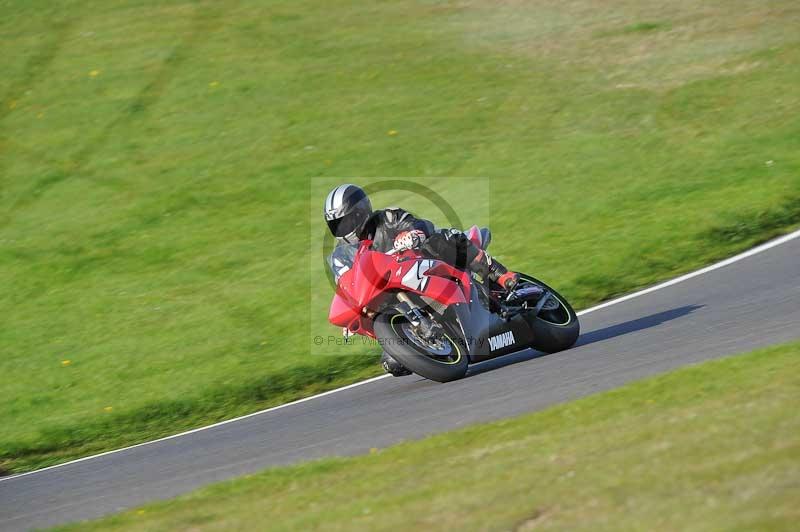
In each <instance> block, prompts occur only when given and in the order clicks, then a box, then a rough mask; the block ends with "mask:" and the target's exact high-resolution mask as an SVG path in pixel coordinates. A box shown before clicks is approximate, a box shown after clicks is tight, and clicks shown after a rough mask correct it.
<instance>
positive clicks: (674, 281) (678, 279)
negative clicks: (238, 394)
mask: <svg viewBox="0 0 800 532" xmlns="http://www.w3.org/2000/svg"><path fill="white" fill-rule="evenodd" d="M798 237H800V230H797V231H794V232H792V233H789V234H787V235H784V236H782V237H780V238H776V239H775V240H770V241H769V242H766V243H764V244H761V245H760V246H756V247H754V248H752V249H750V250H748V251H745V252H743V253H740V254H738V255H735V256H733V257H730V258H728V259H725V260H723V261H721V262H717V263H716V264H712V265H711V266H706V267H705V268H701V269H699V270H696V271H694V272H691V273H687V274H686V275H681V276H680V277H676V278H675V279H671V280H669V281H666V282H663V283H661V284H657V285H655V286H651V287H650V288H645V289H643V290H639V291H638V292H634V293H632V294H628V295H626V296H622V297H619V298H617V299H612V300H611V301H606V302H605V303H601V304H599V305H596V306H594V307H591V308H588V309H586V310H582V311H580V312H578V313H577V314H578V316H583V315H584V314H589V313H590V312H595V311H597V310H600V309H604V308H606V307H610V306H612V305H616V304H617V303H622V302H623V301H628V300H629V299H633V298H635V297H639V296H643V295H645V294H649V293H651V292H655V291H656V290H661V289H662V288H667V287H668V286H672V285H676V284H678V283H682V282H683V281H687V280H689V279H692V278H694V277H698V276H700V275H703V274H706V273H709V272H712V271H714V270H718V269H720V268H724V267H725V266H730V265H731V264H733V263H735V262H739V261H741V260H744V259H746V258H748V257H752V256H753V255H757V254H759V253H762V252H764V251H767V250H768V249H772V248H774V247H777V246H780V245H781V244H785V243H786V242H789V241H790V240H794V239H796V238H798ZM387 377H390V375H388V374H387V375H380V376H379V377H373V378H371V379H367V380H364V381H360V382H356V383H353V384H350V385H348V386H343V387H341V388H336V389H334V390H329V391H327V392H323V393H319V394H317V395H312V396H310V397H304V398H303V399H298V400H296V401H292V402H291V403H285V404H282V405H278V406H273V407H272V408H267V409H266V410H259V411H258V412H253V413H252V414H247V415H244V416H239V417H236V418H233V419H228V420H225V421H220V422H219V423H214V424H213V425H207V426H205V427H199V428H196V429H192V430H187V431H186V432H181V433H179V434H173V435H172V436H166V437H164V438H159V439H157V440H152V441H147V442H143V443H137V444H136V445H131V446H128V447H123V448H122V449H115V450H113V451H106V452H104V453H100V454H94V455H92V456H85V457H83V458H78V459H77V460H72V461H70V462H64V463H63V464H56V465H53V466H49V467H44V468H42V469H37V470H35V471H28V472H27V473H19V474H17V475H12V476H9V477H0V482H4V481H8V480H13V479H15V478H20V477H24V476H28V475H34V474H36V473H41V472H43V471H47V470H50V469H55V468H58V467H64V466H68V465H71V464H77V463H78V462H84V461H86V460H92V459H94V458H100V457H101V456H108V455H110V454H116V453H121V452H124V451H128V450H130V449H136V448H137V447H144V446H145V445H151V444H153V443H158V442H162V441H167V440H172V439H175V438H180V437H182V436H187V435H189V434H194V433H195V432H200V431H203V430H208V429H213V428H215V427H220V426H222V425H227V424H228V423H233V422H235V421H239V420H242V419H247V418H249V417H254V416H260V415H261V414H266V413H269V412H274V411H275V410H280V409H282V408H287V407H290V406H293V405H296V404H300V403H305V402H307V401H313V400H314V399H319V398H320V397H325V396H326V395H331V394H334V393H337V392H343V391H344V390H349V389H351V388H356V387H358V386H363V385H364V384H369V383H372V382H375V381H379V380H381V379H385V378H387Z"/></svg>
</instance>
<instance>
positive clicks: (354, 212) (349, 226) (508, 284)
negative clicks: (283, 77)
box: [324, 184, 519, 376]
mask: <svg viewBox="0 0 800 532" xmlns="http://www.w3.org/2000/svg"><path fill="white" fill-rule="evenodd" d="M324 212H325V221H326V222H327V224H328V228H329V229H330V231H331V233H333V236H335V237H336V238H337V239H338V241H339V243H338V245H340V246H341V245H353V244H357V243H358V242H359V241H361V240H372V247H373V248H375V249H376V250H377V251H383V252H386V251H389V250H391V249H395V250H397V251H403V250H406V249H420V251H422V252H423V253H425V254H426V255H427V256H430V257H431V258H437V259H440V260H443V261H445V262H447V263H449V264H451V265H453V266H455V267H457V268H460V269H464V270H466V269H469V270H470V271H473V272H475V273H477V274H478V275H480V276H481V278H483V279H488V280H489V281H492V282H494V283H497V284H498V285H500V286H501V287H503V288H504V289H505V290H508V291H511V290H512V289H513V288H514V286H515V285H516V284H517V282H518V281H519V274H517V273H515V272H511V271H508V270H507V269H506V268H505V267H504V266H503V265H502V264H500V263H499V262H497V261H496V260H494V259H493V258H492V257H491V256H490V255H489V254H488V253H486V251H484V250H482V249H480V248H479V247H477V246H476V245H475V244H473V243H472V241H471V240H470V239H469V238H468V237H467V235H465V234H464V233H463V232H461V231H459V230H457V229H439V230H437V229H435V228H434V226H433V223H431V222H430V221H428V220H424V219H421V218H415V217H414V216H413V215H412V214H411V213H409V212H407V211H404V210H403V209H399V208H396V207H390V208H388V209H381V210H377V211H373V210H372V204H371V203H370V201H369V198H368V197H367V194H366V193H365V192H364V191H363V190H362V189H361V188H360V187H358V186H356V185H350V184H346V185H340V186H338V187H336V188H334V189H333V190H331V192H330V194H328V197H327V198H326V199H325V211H324ZM335 253H336V252H334V254H335ZM334 264H335V261H334ZM381 362H382V364H383V367H384V369H385V370H386V371H387V372H388V373H391V374H392V375H395V376H399V375H407V374H408V373H409V372H408V370H406V369H405V368H404V367H403V366H401V365H400V363H399V362H397V361H396V360H394V359H393V358H392V357H390V356H389V355H388V354H386V352H384V353H383V357H382V359H381Z"/></svg>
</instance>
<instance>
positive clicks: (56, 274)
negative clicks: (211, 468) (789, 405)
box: [0, 0, 800, 471]
mask: <svg viewBox="0 0 800 532" xmlns="http://www.w3.org/2000/svg"><path fill="white" fill-rule="evenodd" d="M0 11H2V14H3V16H2V17H0V39H1V40H2V42H3V52H4V53H3V54H2V59H0V61H2V67H3V76H2V77H0V316H2V325H0V348H1V349H2V353H1V354H2V356H0V374H2V375H3V378H2V379H1V380H0V397H2V404H0V468H5V469H6V470H7V471H23V470H26V469H30V468H33V467H38V466H42V465H48V464H51V463H54V462H57V461H63V460H66V459H69V458H74V457H77V456H81V455H84V454H86V453H89V452H95V451H100V450H107V449H110V448H113V447H117V446H120V445H124V444H130V443H136V442H139V441H142V440H146V439H149V438H154V437H158V436H163V435H166V434H169V433H172V432H175V431H177V430H181V429H186V428H191V427H194V426H197V425H199V424H202V423H206V422H211V421H215V420H218V419H221V418H224V417H230V416H232V415H235V414H238V413H243V412H247V411H252V410H255V409H257V408H260V407H263V406H268V405H271V404H275V403H277V402H280V401H284V400H287V399H290V398H294V397H298V396H300V395H303V394H308V393H312V392H314V391H318V390H321V389H324V388H327V387H331V386H335V385H338V384H341V383H346V382H352V381H354V380H358V379H360V378H362V377H363V376H365V375H370V374H374V373H376V372H378V371H379V370H378V368H377V367H375V365H374V364H373V361H374V360H375V355H376V353H375V351H374V349H370V348H367V347H359V348H349V349H345V348H342V347H332V348H331V349H330V350H329V351H330V354H331V355H334V356H332V357H321V356H313V355H311V354H310V353H311V352H312V348H313V346H312V336H313V334H314V333H317V332H318V333H319V334H322V335H328V334H335V331H334V330H333V328H331V327H330V326H328V325H327V324H326V323H325V317H326V311H325V310H326V309H325V305H324V300H325V299H326V297H327V296H326V295H325V294H327V293H328V287H327V286H326V284H325V282H324V279H323V278H322V277H321V275H320V274H319V271H317V270H318V268H319V261H318V260H317V257H318V255H319V250H318V249H317V248H316V246H315V245H313V244H312V243H313V242H315V240H314V239H315V238H316V235H319V234H320V233H321V232H322V231H323V225H322V221H321V220H320V218H319V216H318V214H319V209H320V206H321V203H322V200H323V198H324V195H325V192H327V191H325V190H321V189H320V188H319V187H315V186H314V185H313V183H314V182H312V184H311V185H310V184H309V183H310V179H311V178H313V177H318V176H323V177H337V176H343V178H344V177H346V178H347V179H348V180H350V179H351V178H352V177H353V176H386V177H388V178H403V177H405V176H418V177H419V178H421V179H422V181H423V182H425V183H428V184H430V185H431V186H432V187H435V188H437V190H438V191H439V192H440V193H442V194H443V195H444V197H446V198H447V199H448V201H451V203H453V205H454V206H455V207H456V209H457V210H458V211H459V213H460V214H461V216H462V218H463V219H464V222H465V224H469V223H471V222H472V221H485V222H487V223H489V224H490V225H491V227H492V228H493V230H494V235H495V239H494V244H493V250H494V253H495V254H497V255H499V256H500V258H501V259H502V260H503V261H504V262H506V263H508V264H509V265H511V266H512V267H514V268H517V269H520V270H523V271H529V272H531V273H533V274H536V275H537V276H540V277H542V278H543V279H545V280H547V281H548V282H550V283H552V284H553V285H554V286H556V287H558V288H559V290H560V291H562V292H563V293H564V294H565V295H566V296H567V297H568V298H569V299H570V300H571V301H573V302H574V303H575V304H576V305H577V306H579V307H585V306H587V305H589V304H591V303H594V302H598V301H600V300H603V299H606V298H609V297H612V296H614V295H617V294H621V293H623V292H627V291H630V290H632V289H635V288H637V287H641V286H644V285H647V284H650V283H653V282H655V281H658V280H661V279H664V278H668V277H671V276H673V275H676V274H678V273H681V272H685V271H688V270H691V269H694V268H696V267H699V266H701V265H704V264H707V263H708V262H710V261H713V260H716V259H719V258H722V257H725V256H728V255H730V254H732V253H734V252H736V251H740V250H742V249H744V248H746V247H748V246H750V245H752V244H754V243H756V242H758V241H761V240H764V239H766V238H769V237H770V236H774V235H776V234H779V233H781V232H783V231H786V230H788V229H789V228H790V227H793V226H796V225H797V223H798V217H797V214H798V198H799V197H800V125H799V124H798V121H797V120H796V119H795V117H796V116H797V115H798V112H799V111H800V93H798V91H797V90H796V88H797V86H798V85H800V70H798V69H797V68H795V65H797V64H798V62H800V44H799V42H800V41H799V40H798V36H797V32H796V28H797V27H798V24H800V5H795V4H793V3H789V2H782V3H781V2H761V1H755V0H751V1H743V0H736V1H729V0H726V1H721V0H719V1H712V2H704V3H703V4H702V5H698V4H697V3H696V2H691V1H689V0H680V1H676V2H669V3H664V2H656V1H655V0H647V1H642V2H622V1H619V2H614V3H612V4H609V3H607V2H605V3H602V2H598V1H597V0H574V1H571V2H569V3H568V4H566V5H565V4H564V3H563V2H560V1H555V0H542V1H540V2H536V3H535V4H531V5H522V4H518V3H514V2H512V3H507V4H502V5H498V4H497V3H494V2H468V3H445V4H442V3H436V2H402V1H392V2H379V3H376V4H374V5H370V6H368V7H365V6H364V4H363V2H355V1H352V0H351V1H347V0H335V1H328V0H326V1H324V2H323V1H321V0H312V1H309V2H302V3H297V2H288V1H276V2H269V3H267V4H265V3H263V2H256V1H253V0H239V1H232V0H228V1H210V0H196V1H187V0H169V1H162V2H155V1H148V0H136V1H133V0H131V1H124V0H119V1H114V2H101V1H99V0H89V1H85V0H84V1H80V2H78V1H76V0H72V1H71V0H65V1H63V2H58V3H53V2H45V1H44V0H25V1H22V0H5V1H4V2H0ZM390 131H392V132H395V133H394V134H391V135H389V134H388V132H390ZM437 176H453V177H458V176H477V177H481V178H486V179H487V180H488V181H489V182H490V183H491V192H490V193H489V194H487V195H486V197H482V198H478V199H477V200H476V198H468V197H463V196H460V195H459V194H460V184H461V183H462V182H461V181H459V180H443V179H439V178H437ZM356 180H357V181H367V180H366V179H360V178H357V179H356ZM375 200H376V204H378V205H386V204H402V205H404V206H408V207H409V208H411V209H413V210H415V211H417V212H418V213H419V214H421V215H430V216H432V217H434V218H436V216H437V212H438V211H437V209H436V208H435V206H434V205H431V204H430V203H429V202H426V201H425V200H424V198H415V197H412V196H411V195H408V194H395V195H391V194H385V195H383V196H378V197H376V198H375ZM479 202H481V203H482V202H487V204H488V205H489V206H490V209H489V216H487V217H484V218H483V219H481V220H473V218H471V215H472V213H473V211H474V208H475V205H476V203H479ZM309 213H311V214H309ZM312 215H313V216H312ZM436 221H437V222H443V221H444V220H441V219H436ZM309 264H311V265H312V268H315V269H312V270H311V272H309ZM317 294H322V295H319V296H318V295H317ZM315 298H317V299H315ZM345 355H353V356H345ZM363 355H367V357H366V358H364V356H363ZM66 361H69V362H66Z"/></svg>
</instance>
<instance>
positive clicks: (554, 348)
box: [520, 274, 581, 353]
mask: <svg viewBox="0 0 800 532" xmlns="http://www.w3.org/2000/svg"><path fill="white" fill-rule="evenodd" d="M520 277H521V278H522V279H524V280H526V281H530V282H532V283H535V284H537V285H539V286H541V287H542V288H544V289H545V290H547V291H549V292H550V293H551V294H552V296H553V297H555V298H556V299H557V300H558V302H559V304H560V305H559V307H560V308H559V309H556V310H553V311H544V310H543V311H542V312H540V313H539V315H538V316H537V317H535V318H531V319H530V320H529V322H530V325H531V329H532V330H533V342H531V347H533V348H534V349H536V350H538V351H543V352H545V353H556V352H558V351H563V350H565V349H569V348H570V347H572V346H573V345H575V342H576V341H577V340H578V336H580V334H581V325H580V322H579V321H578V315H577V314H576V313H575V310H573V308H572V306H571V305H570V304H569V302H568V301H567V300H566V299H565V298H564V297H563V296H562V295H561V294H559V293H558V292H556V291H555V290H553V288H551V287H549V286H547V285H546V284H545V283H543V282H542V281H540V280H539V279H536V278H535V277H531V276H530V275H525V274H520Z"/></svg>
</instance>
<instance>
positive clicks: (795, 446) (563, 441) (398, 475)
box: [65, 343, 800, 531]
mask: <svg viewBox="0 0 800 532" xmlns="http://www.w3.org/2000/svg"><path fill="white" fill-rule="evenodd" d="M798 400H800V343H792V344H789V345H785V346H779V347H773V348H769V349H764V350H760V351H756V352H753V353H750V354H747V355H741V356H736V357H731V358H727V359H724V360H720V361H714V362H708V363H704V364H701V365H698V366H694V367H688V368H684V369H680V370H678V371H675V372H672V373H669V374H665V375H662V376H659V377H656V378H652V379H648V380H644V381H639V382H636V383H633V384H630V385H627V386H624V387H622V388H619V389H616V390H613V391H610V392H606V393H602V394H598V395H594V396H591V397H588V398H585V399H581V400H578V401H574V402H571V403H566V404H564V405H559V406H556V407H553V408H550V409H548V410H545V411H542V412H538V413H534V414H530V415H527V416H523V417H519V418H515V419H509V420H505V421H500V422H495V423H490V424H483V425H477V426H473V427H469V428H467V429H464V430H459V431H455V432H449V433H445V434H442V435H438V436H434V437H430V438H427V439H424V440H421V441H416V442H409V443H404V444H401V445H398V446H396V447H391V448H388V449H382V450H380V451H376V452H375V453H373V454H370V455H366V456H361V457H356V458H346V459H326V460H322V461H318V462H313V463H309V464H305V465H300V466H295V467H284V468H278V469H272V470H267V471H264V472H262V473H259V474H256V475H252V476H249V477H246V478H243V479H237V480H234V481H229V482H224V483H220V484H217V485H213V486H210V487H208V488H204V489H202V490H199V491H196V492H194V493H191V494H189V495H186V496H183V497H180V498H178V499H175V500H172V501H167V502H161V503H157V504H152V505H148V506H145V507H143V508H140V509H137V510H132V511H129V512H126V513H124V514H121V515H117V516H112V517H109V518H106V519H103V520H100V521H97V522H94V523H91V524H90V525H86V524H81V525H78V526H75V527H74V528H69V527H67V528H66V529H65V530H71V529H74V530H178V529H187V528H191V529H192V530H250V529H253V528H264V527H269V528H270V529H271V530H405V529H424V530H431V529H434V530H534V529H535V530H540V529H544V530H592V531H594V530H793V529H795V528H796V524H797V521H798V519H800V509H798V507H797V500H798V497H800V485H798V483H797V479H798V476H799V475H800V417H798V416H796V415H794V408H795V405H796V404H797V401H798Z"/></svg>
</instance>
